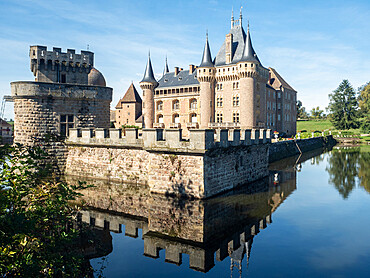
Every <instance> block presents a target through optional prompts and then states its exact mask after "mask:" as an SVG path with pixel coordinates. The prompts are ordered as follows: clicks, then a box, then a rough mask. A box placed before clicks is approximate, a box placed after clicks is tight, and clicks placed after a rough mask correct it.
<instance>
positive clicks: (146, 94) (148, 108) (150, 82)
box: [140, 53, 158, 128]
mask: <svg viewBox="0 0 370 278" xmlns="http://www.w3.org/2000/svg"><path fill="white" fill-rule="evenodd" d="M157 86H158V82H157V80H156V79H155V77H154V73H153V67H152V62H151V60H150V53H149V57H148V63H147V64H146V68H145V73H144V77H143V79H142V80H141V81H140V88H141V89H142V90H143V116H144V127H145V128H153V123H154V89H155V88H156V87H157Z"/></svg>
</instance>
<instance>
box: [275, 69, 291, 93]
mask: <svg viewBox="0 0 370 278" xmlns="http://www.w3.org/2000/svg"><path fill="white" fill-rule="evenodd" d="M269 70H270V71H272V73H273V74H274V75H275V76H276V79H277V80H274V82H276V81H278V82H280V84H281V85H282V86H283V87H284V88H287V89H289V90H292V91H295V90H294V89H293V88H292V86H290V85H289V84H288V82H286V81H285V80H284V78H282V77H281V76H280V74H278V72H277V71H276V70H275V69H273V68H271V67H270V68H269ZM274 82H273V83H272V84H271V85H272V86H273V87H275V88H276V86H274Z"/></svg>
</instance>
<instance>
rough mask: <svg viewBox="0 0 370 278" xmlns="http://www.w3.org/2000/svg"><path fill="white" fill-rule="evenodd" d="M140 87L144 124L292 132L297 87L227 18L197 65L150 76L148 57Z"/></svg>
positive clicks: (185, 130)
mask: <svg viewBox="0 0 370 278" xmlns="http://www.w3.org/2000/svg"><path fill="white" fill-rule="evenodd" d="M140 84H141V87H142V88H143V95H144V101H143V107H144V110H145V112H144V119H145V118H146V119H147V122H145V126H146V127H148V128H150V127H156V128H181V129H182V130H183V135H184V136H186V135H187V133H188V130H189V129H191V128H202V129H205V128H214V129H223V128H237V129H257V128H269V129H272V130H273V131H278V132H280V133H285V134H287V135H293V134H295V132H296V109H295V105H296V94H297V92H296V91H295V90H294V89H293V88H292V87H291V86H290V85H289V84H288V83H287V82H286V81H285V80H284V79H283V78H282V77H281V76H280V75H279V74H278V73H277V71H276V70H275V69H273V68H266V67H264V66H263V65H262V63H261V61H260V59H259V57H258V56H257V53H256V51H255V50H254V48H253V44H252V38H251V31H250V28H249V24H248V29H247V32H245V31H244V28H243V25H242V14H240V17H239V19H236V20H234V17H233V16H232V18H231V28H230V32H229V33H228V34H227V35H226V37H225V41H224V43H223V44H222V46H221V48H220V49H219V51H218V53H217V55H216V57H215V59H212V55H211V47H210V43H209V41H208V35H207V39H206V43H205V46H204V50H203V56H202V59H201V63H200V65H199V66H198V67H196V66H194V65H190V66H189V70H183V69H182V68H179V67H175V70H174V71H173V72H169V70H168V64H167V59H166V64H165V69H164V72H163V76H162V78H161V79H160V80H158V82H157V81H156V80H155V78H154V74H153V70H152V65H151V61H150V57H149V59H148V63H147V67H146V70H145V74H144V78H143V80H142V81H141V83H140ZM145 115H147V116H145Z"/></svg>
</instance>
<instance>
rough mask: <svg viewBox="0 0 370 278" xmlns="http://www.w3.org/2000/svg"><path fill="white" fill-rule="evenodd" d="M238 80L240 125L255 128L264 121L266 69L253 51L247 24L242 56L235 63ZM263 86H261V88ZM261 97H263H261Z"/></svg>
mask: <svg viewBox="0 0 370 278" xmlns="http://www.w3.org/2000/svg"><path fill="white" fill-rule="evenodd" d="M237 68H238V74H239V80H240V90H241V92H242V93H241V95H240V106H241V107H243V109H242V110H241V111H240V127H241V128H242V129H244V128H256V127H257V126H258V122H264V121H263V119H264V116H265V115H264V114H265V109H264V105H263V103H264V98H265V91H266V88H265V87H266V85H265V84H266V82H267V78H268V70H267V69H265V68H264V67H263V66H262V65H261V62H260V61H259V59H258V57H257V54H256V53H255V51H254V49H253V46H252V41H251V36H250V32H249V26H248V31H247V38H246V40H245V46H244V52H243V56H242V58H241V59H240V61H239V62H238V64H237ZM262 87H263V88H262ZM261 98H263V99H261Z"/></svg>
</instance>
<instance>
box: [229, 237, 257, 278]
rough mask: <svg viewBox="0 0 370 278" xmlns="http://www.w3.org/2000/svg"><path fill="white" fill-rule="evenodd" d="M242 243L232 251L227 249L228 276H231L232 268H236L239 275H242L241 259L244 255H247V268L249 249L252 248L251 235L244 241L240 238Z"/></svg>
mask: <svg viewBox="0 0 370 278" xmlns="http://www.w3.org/2000/svg"><path fill="white" fill-rule="evenodd" d="M241 241H242V244H241V246H240V247H239V248H238V249H237V250H235V251H232V250H231V249H230V250H229V256H230V277H233V272H234V268H236V269H237V271H238V273H239V277H242V272H243V269H242V266H243V259H244V256H245V255H246V257H247V270H248V267H249V259H250V256H251V250H252V243H253V236H252V237H251V238H250V239H249V240H248V241H247V242H245V241H244V240H243V239H242V240H241Z"/></svg>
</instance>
